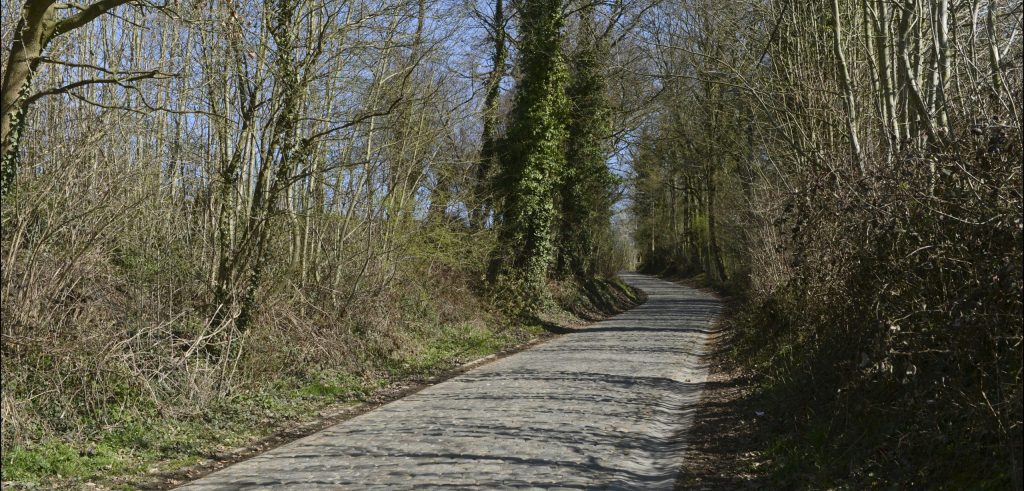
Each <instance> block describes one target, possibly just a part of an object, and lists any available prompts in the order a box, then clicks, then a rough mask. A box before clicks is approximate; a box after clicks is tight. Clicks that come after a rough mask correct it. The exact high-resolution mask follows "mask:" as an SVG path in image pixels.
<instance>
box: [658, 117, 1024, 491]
mask: <svg viewBox="0 0 1024 491" xmlns="http://www.w3.org/2000/svg"><path fill="white" fill-rule="evenodd" d="M959 141H960V143H950V144H948V145H946V146H943V147H939V148H935V149H934V150H933V152H934V153H932V154H930V156H929V158H933V159H936V160H938V162H939V169H940V171H939V173H938V175H939V178H938V179H936V180H934V181H931V182H932V183H933V186H934V187H932V188H929V186H926V185H919V186H914V185H908V184H907V183H915V182H917V183H927V182H929V181H930V179H929V177H928V170H927V169H928V167H927V166H925V165H920V162H921V160H924V157H920V156H918V157H915V156H912V155H908V156H906V157H905V160H902V161H900V162H899V164H894V165H893V166H891V167H889V168H880V169H879V170H878V174H877V175H875V176H872V177H873V179H871V180H870V181H867V182H872V183H873V184H870V185H867V184H865V185H864V187H861V188H859V189H855V190H852V191H851V192H850V193H849V194H845V195H843V194H840V193H835V190H834V189H829V186H826V185H820V186H817V187H815V186H813V185H812V186H810V187H809V190H808V192H809V193H810V196H792V197H791V198H790V199H791V200H794V201H795V204H793V205H792V206H791V208H790V209H791V210H793V211H792V213H790V214H788V215H786V216H785V217H784V219H785V220H786V223H789V224H791V225H790V227H791V228H789V232H790V233H791V235H790V236H789V237H787V238H786V240H787V244H788V245H789V246H790V247H792V248H793V250H792V252H791V254H792V260H791V261H789V262H788V264H787V267H788V268H789V269H788V272H787V275H786V276H785V277H784V278H778V279H779V280H781V281H779V282H778V283H777V284H776V285H775V288H773V289H770V290H769V289H757V288H751V286H750V284H749V283H745V282H744V281H743V279H739V281H731V282H722V281H712V280H711V279H710V276H708V275H705V274H703V273H700V274H699V276H698V278H699V279H700V280H701V281H704V282H705V283H706V284H708V285H712V286H716V287H718V288H719V289H722V290H724V291H727V292H729V293H731V294H734V295H736V296H737V298H738V299H739V300H740V301H739V302H737V305H738V307H737V309H736V311H735V313H734V315H733V316H732V317H731V318H730V319H728V320H727V324H728V326H729V327H730V331H731V335H732V341H731V343H732V346H733V351H732V358H733V360H732V361H733V362H735V363H736V364H737V366H739V367H741V368H742V370H743V371H745V372H747V373H750V374H751V375H752V377H753V380H754V384H755V387H754V390H753V392H752V396H751V397H752V401H749V403H750V404H752V405H754V406H756V407H759V408H763V410H764V412H765V413H766V414H767V416H766V417H765V418H762V419H761V421H762V423H763V424H762V425H761V427H760V432H759V435H758V437H759V441H760V442H761V448H759V449H755V450H759V451H761V452H763V457H764V459H765V460H766V461H768V462H769V463H770V465H769V466H768V467H767V468H762V469H761V470H760V471H759V472H760V473H762V474H765V475H767V476H768V477H769V478H770V479H772V482H774V483H775V485H778V486H780V487H786V488H836V487H838V488H853V489H857V488H868V487H870V488H877V487H899V488H904V487H922V488H941V487H948V488H952V489H968V488H969V489H1015V488H1019V487H1020V485H1021V482H1020V473H1021V460H1020V456H1021V419H1022V417H1021V400H1022V394H1021V386H1022V378H1021V377H1022V371H1021V370H1022V368H1021V363H1022V361H1021V360H1022V358H1021V355H1022V353H1021V325H1022V324H1021V323H1022V310H1021V289H1022V280H1021V277H1022V273H1021V257H1022V253H1024V251H1022V233H1021V223H1022V222H1021V195H1020V189H1021V187H1020V186H1021V181H1020V179H1021V175H1020V172H1019V165H1020V160H1019V159H1020V157H1019V153H1018V151H1019V142H1018V141H1016V139H1015V138H1008V139H1000V140H997V144H995V145H993V142H992V141H990V140H987V139H980V138H978V139H974V140H973V141H972V139H971V138H969V137H965V138H962V139H960V140H959ZM908 163H916V164H917V165H906V164H908ZM801 204H802V206H804V209H803V210H800V207H801ZM832 210H834V211H832ZM647 268H648V269H649V270H654V271H660V272H662V273H663V274H679V273H682V274H684V275H686V274H690V275H692V274H694V271H693V270H692V269H690V270H688V271H687V270H680V269H679V268H677V267H672V266H670V267H668V268H667V269H666V268H665V267H664V266H660V267H659V266H656V265H650V264H649V265H647ZM756 273H757V271H755V274H756ZM761 273H763V271H762V272H761ZM760 286H762V287H763V286H764V284H763V283H762V284H761V285H760Z"/></svg>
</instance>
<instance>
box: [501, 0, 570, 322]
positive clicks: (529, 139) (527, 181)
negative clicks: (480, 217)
mask: <svg viewBox="0 0 1024 491" xmlns="http://www.w3.org/2000/svg"><path fill="white" fill-rule="evenodd" d="M562 25H563V17H562V2H561V0H525V1H524V2H523V4H522V6H521V7H520V30H521V41H520V60H519V65H520V69H521V78H520V80H519V87H518V91H517V92H516V97H515V106H514V109H513V113H512V121H511V123H510V128H509V132H508V135H509V138H508V141H509V146H508V149H507V150H508V151H507V153H506V154H505V157H506V158H505V159H504V161H503V162H502V169H501V180H500V181H499V183H500V189H499V191H500V192H501V194H502V197H503V203H502V220H503V223H502V229H501V232H500V238H501V239H500V240H501V251H500V253H501V268H500V278H499V281H504V282H510V285H511V286H513V288H515V289H516V290H518V291H519V293H521V294H522V295H523V300H524V302H523V305H526V306H529V305H534V304H535V301H536V300H537V299H538V298H540V297H541V296H542V295H543V290H544V281H545V279H546V277H547V272H548V266H549V265H550V264H551V262H552V255H553V252H554V248H553V244H552V228H553V221H554V219H555V205H554V190H555V189H554V188H555V186H554V183H555V182H556V179H557V178H558V176H559V175H560V173H561V170H562V167H563V166H564V163H565V140H566V135H567V132H566V125H565V120H566V117H567V113H568V104H567V101H566V97H565V87H566V84H567V82H568V78H569V77H568V75H569V74H568V70H567V68H566V66H565V62H564V60H563V58H562V53H561V38H560V36H559V34H560V32H561V29H562Z"/></svg>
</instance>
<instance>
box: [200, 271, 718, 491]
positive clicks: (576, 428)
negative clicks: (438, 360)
mask: <svg viewBox="0 0 1024 491" xmlns="http://www.w3.org/2000/svg"><path fill="white" fill-rule="evenodd" d="M622 277H623V279H624V280H625V281H627V282H628V283H630V284H632V285H634V286H636V287H638V288H641V289H643V290H644V291H646V292H647V294H648V297H649V298H648V301H647V302H646V303H645V304H643V305H641V306H639V307H637V308H635V309H633V310H630V311H628V312H625V313H623V314H620V315H618V316H615V317H613V318H611V319H608V320H605V321H602V322H598V323H595V324H592V325H591V326H589V327H588V328H585V329H582V330H580V331H578V332H573V333H570V334H566V335H563V336H560V337H558V338H555V339H553V340H551V341H548V342H546V343H543V344H541V345H538V346H536V347H534V348H532V349H529V350H526V351H523V352H520V353H517V354H515V355H512V356H509V357H507V358H503V359H501V360H498V361H496V362H494V363H491V364H488V365H484V366H482V367H479V368H476V369H474V370H471V371H469V372H466V373H464V374H462V375H460V376H457V377H455V378H452V379H450V380H448V381H446V382H443V383H440V384H437V385H434V386H431V387H428V388H426V389H424V390H422V391H420V392H418V393H416V394H413V395H410V396H408V397H405V398H403V399H400V400H397V401H395V402H392V403H390V404H387V405H385V406H382V407H380V408H378V409H376V410H374V411H371V412H368V413H366V414H363V415H361V416H358V417H355V418H353V419H351V420H348V421H345V422H343V423H340V424H338V425H336V426H333V427H330V428H328V429H326V430H324V431H321V432H319V433H316V434H313V435H310V436H308V437H306V438H302V439H300V440H296V441H294V442H292V443H289V444H287V445H284V446H281V447H278V448H276V449H274V450H271V451H269V452H266V453H264V454H261V455H259V456H256V457H253V458H252V459H249V460H247V461H244V462H240V463H238V464H235V465H233V466H231V467H228V468H225V469H223V470H221V471H218V472H215V473H213V474H210V475H208V476H206V477H204V478H202V479H200V480H198V481H194V482H192V483H189V484H187V485H186V486H184V487H183V488H181V489H187V490H206V489H267V488H289V489H302V490H305V489H317V488H319V489H388V490H392V489H411V488H417V489H422V488H441V489H457V488H458V489H472V488H477V489H496V488H498V489H507V488H527V489H529V488H539V489H594V488H600V489H671V488H672V485H673V482H674V480H675V476H676V471H677V469H678V467H679V465H680V463H681V453H682V449H683V446H684V445H685V443H686V432H687V429H688V427H689V426H690V423H691V420H692V414H691V413H692V410H693V409H692V408H693V407H695V406H696V404H697V402H698V400H699V397H700V390H701V384H702V383H703V382H704V380H705V376H706V372H707V369H706V366H705V363H704V362H705V360H703V359H702V354H703V352H704V344H705V340H706V338H707V337H708V335H709V334H710V331H711V328H712V322H713V319H714V317H715V316H716V315H717V313H718V312H719V309H720V305H719V302H718V301H717V300H716V299H715V298H714V297H712V296H711V295H708V294H706V293H703V292H700V291H698V290H695V289H693V288H688V287H685V286H680V285H676V284H674V283H669V282H666V281H662V280H659V279H656V278H653V277H650V276H644V275H639V274H624V275H622Z"/></svg>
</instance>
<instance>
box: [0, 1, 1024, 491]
mask: <svg viewBox="0 0 1024 491" xmlns="http://www.w3.org/2000/svg"><path fill="white" fill-rule="evenodd" d="M0 13H2V22H0V46H2V48H0V49H2V52H0V60H2V63H3V65H2V69H3V74H2V85H0V99H2V107H0V143H2V149H0V197H2V206H0V225H2V234H0V245H2V251H0V266H2V273H0V308H2V320H0V327H2V340H0V354H2V362H0V368H2V374H3V379H2V391H0V417H2V435H0V445H2V451H3V467H2V469H3V471H2V479H3V482H4V485H5V488H6V487H7V485H9V484H10V485H12V486H16V485H26V486H32V485H43V486H55V487H68V488H77V487H80V486H82V485H83V483H86V482H89V483H92V482H93V481H102V482H105V483H106V484H105V485H108V486H113V487H119V486H120V487H126V488H134V487H135V486H137V485H139V483H141V482H142V480H143V479H145V475H146V474H147V473H149V474H152V473H154V472H157V471H159V472H164V471H169V470H173V469H176V468H181V467H186V466H189V465H193V464H195V463H196V462H198V461H200V460H203V459H204V458H206V456H208V455H211V454H216V453H217V452H222V451H224V449H225V448H227V447H234V446H240V445H245V444H247V442H252V441H254V440H256V439H259V438H261V437H263V436H265V435H266V434H267V433H268V432H272V431H275V429H277V428H280V427H282V426H284V425H287V424H290V423H292V422H294V421H301V420H306V419H308V418H310V417H311V416H312V415H314V414H316V413H317V412H318V411H322V410H324V409H325V408H328V407H330V406H331V405H332V404H337V403H339V402H345V401H356V400H370V399H373V398H374V397H375V394H378V393H381V392H382V391H387V390H389V388H392V387H395V386H397V385H400V384H402V383H404V382H405V381H409V380H426V379H429V378H431V377H434V376H437V375H439V374H442V373H444V372H445V371H447V370H449V369H451V368H453V367H456V366H458V365H459V364H460V363H463V362H465V361H468V360H472V359H475V358H478V357H480V356H484V355H489V354H492V353H497V352H501V351H503V350H506V349H510V348H513V347H515V346H518V345H522V344H523V343H525V342H528V341H530V340H531V339H535V338H537V337H538V336H541V337H543V336H549V335H551V332H552V330H553V328H552V326H553V325H558V324H565V323H569V324H579V323H584V322H587V321H592V320H595V319H599V318H603V317H606V316H608V315H611V314H613V313H615V312H618V311H621V310H624V309H626V308H629V307H630V306H632V305H635V304H636V303H637V302H639V301H642V299H643V298H642V294H641V293H639V292H638V291H635V290H634V289H632V288H630V287H629V286H627V285H625V284H624V283H622V282H621V281H620V280H618V279H617V277H616V273H617V272H619V271H623V270H639V271H642V272H646V273H650V274H657V275H664V276H683V277H688V278H689V279H690V281H696V282H700V283H701V284H703V285H705V286H708V287H710V288H714V289H716V290H717V291H719V292H722V294H723V295H727V296H728V297H729V298H731V299H734V300H735V301H734V302H732V303H731V304H732V305H733V307H731V308H730V310H729V312H728V313H727V315H726V316H725V318H724V320H723V321H722V326H723V330H724V331H726V332H727V333H728V343H729V346H730V348H729V350H728V352H727V353H726V354H725V355H724V356H726V357H727V358H728V359H729V363H731V364H733V365H734V366H736V367H737V369H738V370H740V371H742V372H743V373H746V374H749V378H750V380H751V382H750V384H751V388H750V396H749V397H751V398H753V399H755V400H756V401H757V404H758V405H759V407H763V408H765V411H767V412H769V413H770V414H777V415H779V416H778V417H776V418H775V419H773V420H772V421H771V425H769V426H767V427H765V428H763V429H762V430H761V434H760V435H759V436H758V439H757V442H756V445H754V448H749V449H737V451H743V452H746V451H750V452H757V453H759V454H760V455H762V456H763V458H764V459H765V460H766V461H767V462H768V464H769V465H766V466H761V467H759V468H758V469H753V470H752V469H743V470H742V472H756V473H761V474H765V475H767V476H769V477H770V478H771V479H772V482H773V483H775V484H774V487H779V488H837V487H838V488H853V489H857V488H862V487H897V488H902V487H926V488H929V487H935V486H936V485H938V484H942V485H944V486H946V487H952V488H976V489H1021V488H1022V486H1024V484H1022V480H1021V479H1022V477H1021V474H1022V463H1021V454H1022V433H1021V429H1022V425H1024V423H1022V397H1024V392H1022V383H1024V369H1022V343H1024V341H1022V327H1021V326H1022V323H1024V314H1022V308H1024V307H1022V290H1024V280H1022V269H1024V268H1022V255H1024V209H1022V184H1024V183H1022V177H1021V173H1022V154H1024V143H1022V142H1024V129H1022V113H1021V111H1022V109H1024V107H1022V104H1024V100H1022V99H1024V89H1022V83H1024V48H1022V46H1024V42H1022V39H1024V24H1022V14H1024V2H1021V1H1020V0H842V1H840V0H829V1H826V2H807V1H801V0H738V1H735V2H716V1H713V0H595V1H590V0H472V1H469V0H268V1H266V2H260V1H255V0H91V1H88V2H85V3H81V4H76V3H62V2H57V1H55V0H12V1H8V2H4V3H3V6H2V11H0ZM554 330H557V329H554ZM737 472H740V470H737ZM104 480H105V481H104Z"/></svg>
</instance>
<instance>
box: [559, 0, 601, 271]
mask: <svg viewBox="0 0 1024 491" xmlns="http://www.w3.org/2000/svg"><path fill="white" fill-rule="evenodd" d="M595 14H596V12H595V7H594V5H592V4H589V5H587V6H585V7H583V8H581V9H580V10H579V33H578V37H579V40H578V48H577V50H576V52H575V53H574V54H573V56H572V58H571V60H570V68H571V71H572V83H571V84H570V85H569V87H568V97H569V102H570V106H571V110H570V119H569V126H568V142H567V145H566V161H565V170H564V172H563V173H562V176H561V177H562V178H561V180H560V183H559V188H558V205H559V206H558V211H559V213H560V221H559V227H558V254H557V263H556V273H558V274H559V275H562V276H566V275H576V276H586V275H589V274H592V273H593V266H594V256H595V255H596V251H597V246H598V240H599V238H600V237H601V236H603V235H605V234H606V232H607V230H608V228H609V227H610V218H611V216H610V211H611V206H612V201H613V192H614V189H613V188H614V184H615V180H614V178H613V176H612V175H611V172H609V170H608V166H607V159H608V153H609V152H608V150H609V148H608V147H609V140H610V138H609V137H610V134H611V111H610V109H609V107H608V99H607V95H606V93H605V91H606V83H605V78H604V77H605V75H604V73H605V68H606V63H607V57H608V53H607V51H608V46H607V43H606V42H605V40H604V39H603V38H598V37H597V33H596V30H595V27H594V16H595Z"/></svg>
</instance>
